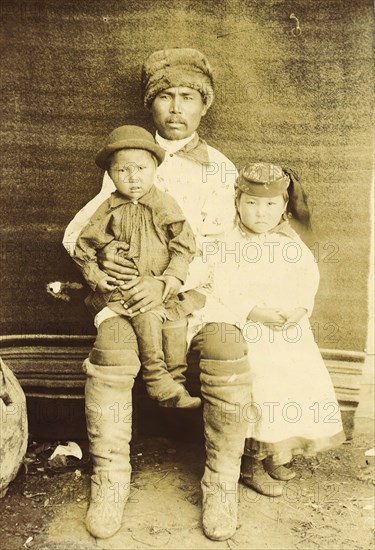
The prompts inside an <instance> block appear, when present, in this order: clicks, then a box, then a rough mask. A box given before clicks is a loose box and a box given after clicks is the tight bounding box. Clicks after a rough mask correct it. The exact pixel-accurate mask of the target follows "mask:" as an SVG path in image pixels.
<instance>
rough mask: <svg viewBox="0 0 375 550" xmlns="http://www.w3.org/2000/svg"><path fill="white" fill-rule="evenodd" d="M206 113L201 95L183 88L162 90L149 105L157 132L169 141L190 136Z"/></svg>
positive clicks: (190, 89)
mask: <svg viewBox="0 0 375 550" xmlns="http://www.w3.org/2000/svg"><path fill="white" fill-rule="evenodd" d="M206 112H207V107H206V105H205V104H204V103H203V99H202V96H201V94H200V93H199V92H198V91H197V90H193V89H192V88H186V87H184V86H180V87H178V88H167V89H166V90H163V91H162V92H160V93H159V94H158V95H157V96H156V97H155V99H154V101H153V102H152V105H151V113H152V117H153V119H154V124H155V127H156V129H157V131H158V132H159V134H160V135H161V136H162V137H163V138H165V139H170V140H175V139H184V138H187V137H189V136H191V135H192V134H193V133H194V132H195V130H196V129H197V128H198V126H199V123H200V121H201V118H202V116H204V115H205V114H206Z"/></svg>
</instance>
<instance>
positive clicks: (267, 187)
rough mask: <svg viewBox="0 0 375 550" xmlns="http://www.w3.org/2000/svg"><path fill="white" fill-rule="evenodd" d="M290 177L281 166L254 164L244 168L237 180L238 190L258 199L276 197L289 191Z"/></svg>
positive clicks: (262, 163) (265, 163)
mask: <svg viewBox="0 0 375 550" xmlns="http://www.w3.org/2000/svg"><path fill="white" fill-rule="evenodd" d="M289 183H290V179H289V176H288V175H287V174H285V172H283V169H282V168H281V166H278V165H277V164H271V163H268V162H252V163H249V164H247V165H246V166H244V167H243V168H242V169H241V170H240V172H239V175H238V177H237V179H236V188H237V189H239V190H240V191H242V192H243V193H247V194H248V195H254V196H256V197H276V196H277V195H281V194H282V193H283V192H284V191H286V190H287V189H288V186H289Z"/></svg>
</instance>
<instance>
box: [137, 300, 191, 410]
mask: <svg viewBox="0 0 375 550" xmlns="http://www.w3.org/2000/svg"><path fill="white" fill-rule="evenodd" d="M182 321H183V323H184V324H181V328H182V329H183V335H184V336H183V339H182V340H181V334H180V335H179V331H178V327H177V325H176V323H174V326H175V332H176V334H175V335H174V334H173V332H172V331H171V332H170V333H168V332H167V331H166V330H164V329H163V330H162V328H163V321H162V319H161V318H160V316H159V315H157V314H156V313H154V312H152V311H150V312H147V313H142V315H138V316H136V317H134V318H133V320H132V322H133V326H135V327H136V328H137V340H138V346H139V355H140V358H141V363H142V375H143V380H144V381H145V384H146V388H147V392H148V394H149V396H150V397H152V398H153V399H157V400H158V402H159V404H160V405H161V406H163V407H177V408H191V409H196V408H197V407H199V406H200V405H201V400H200V399H199V397H192V396H191V395H190V394H189V393H188V392H187V390H185V388H184V386H183V385H182V382H183V381H185V376H184V375H183V373H184V371H185V370H186V331H185V326H186V319H182ZM180 332H181V331H180ZM171 339H172V341H171ZM164 349H165V350H166V352H164ZM167 362H169V364H167ZM169 366H170V368H169ZM175 378H176V379H175Z"/></svg>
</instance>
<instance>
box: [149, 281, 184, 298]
mask: <svg viewBox="0 0 375 550" xmlns="http://www.w3.org/2000/svg"><path fill="white" fill-rule="evenodd" d="M155 279H157V280H158V281H163V283H164V284H165V287H164V291H163V296H162V297H161V299H162V300H163V302H166V301H167V300H169V298H174V297H175V296H177V294H178V293H179V292H180V290H181V287H182V283H181V281H180V279H177V277H173V275H161V276H160V277H155Z"/></svg>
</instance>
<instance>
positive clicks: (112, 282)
mask: <svg viewBox="0 0 375 550" xmlns="http://www.w3.org/2000/svg"><path fill="white" fill-rule="evenodd" d="M116 286H118V282H117V280H116V279H115V278H114V277H111V276H110V275H105V276H104V277H103V278H102V279H100V281H99V282H98V284H97V285H96V288H95V290H97V291H98V292H100V293H101V294H104V293H105V292H111V290H114V289H115V288H116Z"/></svg>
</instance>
